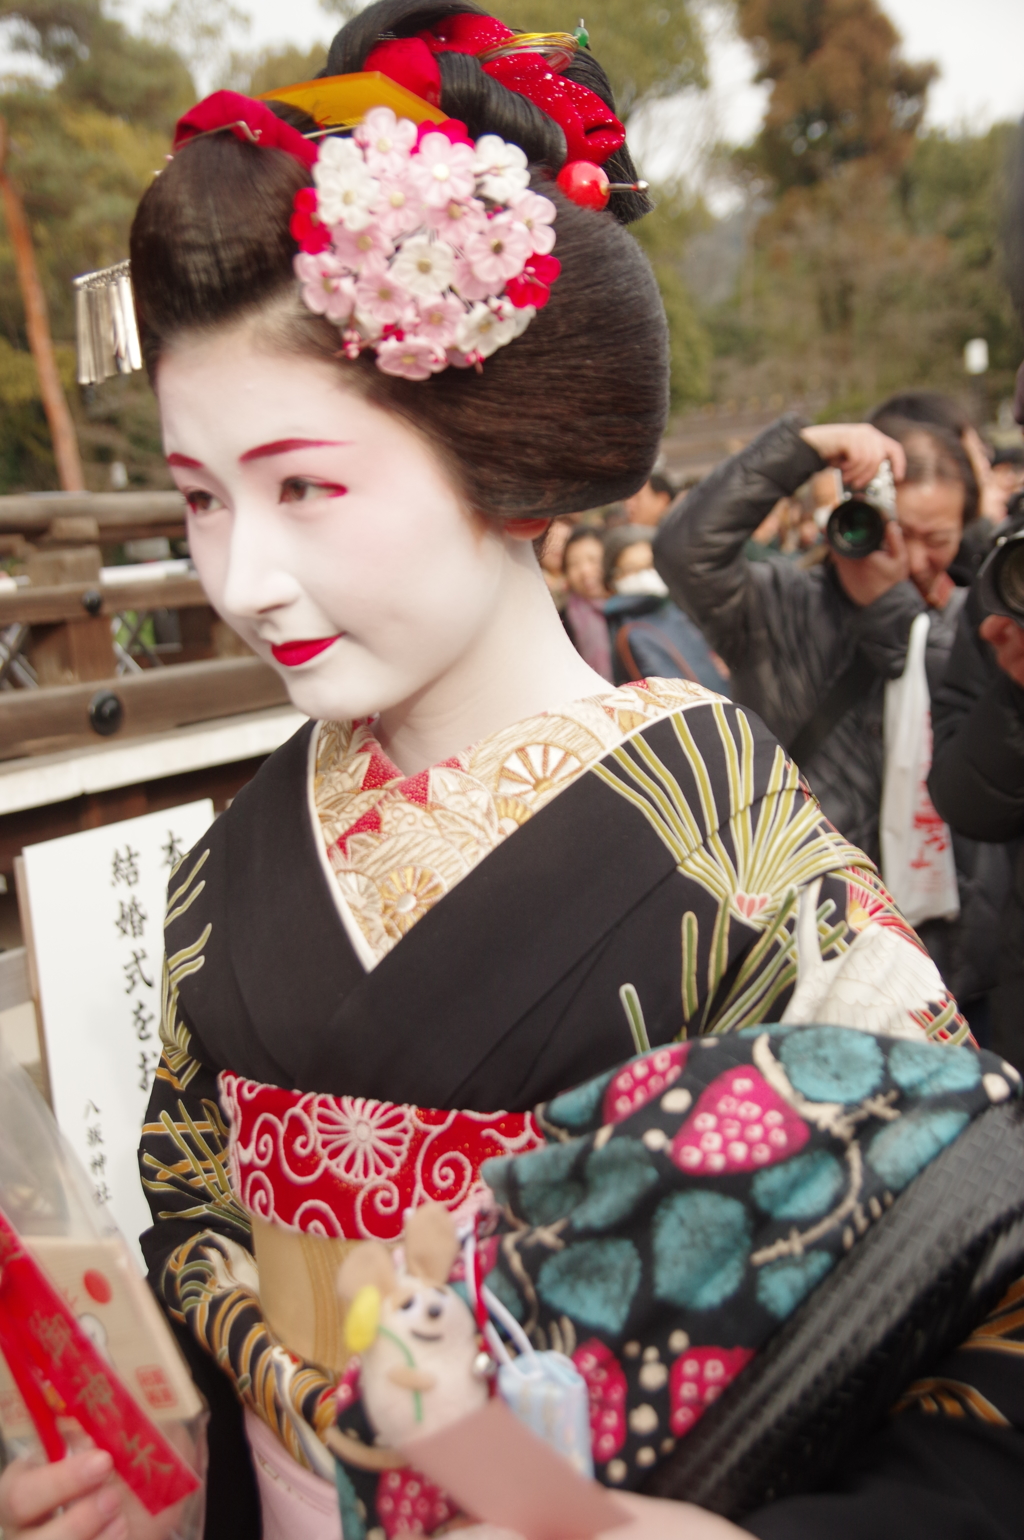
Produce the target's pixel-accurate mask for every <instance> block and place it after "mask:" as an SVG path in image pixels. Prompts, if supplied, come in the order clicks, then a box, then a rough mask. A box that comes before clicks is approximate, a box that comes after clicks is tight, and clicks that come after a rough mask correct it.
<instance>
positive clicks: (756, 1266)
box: [484, 1025, 1021, 1487]
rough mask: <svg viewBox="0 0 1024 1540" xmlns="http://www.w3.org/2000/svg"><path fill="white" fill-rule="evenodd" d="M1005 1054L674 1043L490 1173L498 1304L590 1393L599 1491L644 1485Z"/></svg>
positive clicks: (837, 1038) (571, 1100) (898, 1043)
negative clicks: (604, 1486)
mask: <svg viewBox="0 0 1024 1540" xmlns="http://www.w3.org/2000/svg"><path fill="white" fill-rule="evenodd" d="M1020 1091H1021V1082H1020V1077H1019V1076H1018V1075H1017V1073H1016V1071H1014V1070H1013V1069H1011V1068H1010V1066H1008V1065H1006V1064H1005V1063H1003V1062H1002V1061H1000V1060H999V1059H997V1058H996V1057H995V1056H994V1055H991V1054H987V1053H979V1052H977V1051H976V1050H974V1049H970V1048H964V1047H959V1048H954V1047H947V1046H940V1045H937V1044H932V1043H928V1042H922V1041H911V1040H907V1039H902V1038H886V1037H876V1036H873V1035H871V1034H868V1033H864V1032H859V1031H856V1030H854V1029H850V1028H841V1027H831V1026H803V1027H787V1026H779V1025H774V1026H768V1027H756V1028H750V1029H748V1030H746V1031H744V1032H741V1033H738V1034H735V1035H732V1036H728V1037H723V1038H715V1039H699V1040H697V1041H696V1042H694V1043H683V1044H676V1045H672V1046H669V1047H665V1048H658V1049H655V1050H654V1051H652V1052H649V1053H646V1054H643V1055H641V1056H640V1057H639V1058H636V1059H634V1060H632V1061H630V1062H629V1063H628V1064H626V1065H625V1066H624V1067H623V1068H621V1069H620V1070H618V1071H615V1072H612V1073H611V1074H608V1075H604V1076H601V1077H599V1078H598V1079H596V1080H593V1081H590V1082H589V1083H588V1084H586V1085H583V1086H581V1087H579V1088H577V1089H576V1090H574V1091H570V1092H568V1093H566V1094H564V1095H562V1096H559V1097H557V1098H556V1099H555V1100H554V1101H552V1102H550V1103H548V1104H547V1106H546V1107H542V1108H541V1109H539V1111H538V1117H539V1120H540V1122H541V1125H542V1127H543V1128H544V1130H545V1132H546V1134H547V1136H548V1138H549V1139H550V1141H551V1142H550V1143H549V1144H548V1145H547V1146H546V1147H545V1148H543V1149H540V1150H536V1151H533V1152H531V1153H529V1154H524V1155H519V1156H516V1157H513V1158H503V1159H497V1160H492V1161H489V1162H488V1163H487V1164H486V1166H485V1167H484V1175H485V1177H486V1180H487V1181H488V1182H489V1183H490V1185H491V1187H492V1188H493V1190H494V1191H495V1193H496V1195H497V1196H498V1198H499V1200H500V1202H501V1203H502V1205H503V1209H504V1218H503V1221H502V1225H501V1229H502V1231H503V1233H502V1234H501V1236H500V1239H499V1245H498V1248H497V1262H496V1266H495V1267H494V1269H493V1270H492V1271H491V1272H490V1274H489V1275H488V1278H487V1284H488V1287H489V1288H490V1289H491V1290H492V1291H493V1292H494V1293H495V1294H496V1295H497V1296H498V1298H499V1299H500V1300H501V1301H502V1303H503V1304H504V1305H505V1306H506V1307H507V1308H508V1309H509V1310H510V1311H511V1312H512V1313H513V1315H514V1316H515V1317H516V1319H517V1320H518V1321H519V1322H520V1323H521V1324H522V1325H523V1326H524V1328H525V1330H526V1331H527V1333H528V1335H529V1336H530V1337H531V1339H532V1340H533V1341H534V1342H535V1344H536V1345H537V1346H538V1347H550V1348H554V1349H556V1350H558V1351H561V1352H564V1353H566V1354H567V1355H568V1356H569V1357H571V1358H572V1360H573V1362H574V1363H575V1364H576V1367H577V1368H578V1369H579V1370H580V1372H581V1373H582V1375H583V1376H584V1378H585V1379H586V1381H587V1384H588V1387H589V1391H590V1410H591V1435H592V1443H593V1452H594V1463H595V1467H596V1470H597V1475H598V1478H599V1479H600V1480H602V1481H605V1482H607V1483H609V1484H612V1485H618V1486H630V1487H635V1486H639V1485H640V1484H641V1483H642V1482H643V1481H644V1480H645V1478H646V1477H647V1476H648V1474H649V1473H650V1471H651V1469H652V1467H654V1466H655V1465H656V1464H657V1463H658V1462H660V1461H661V1460H663V1459H665V1457H666V1456H668V1455H669V1454H670V1453H671V1452H672V1451H673V1450H674V1449H675V1447H676V1444H677V1441H678V1440H679V1439H681V1438H683V1437H684V1436H685V1435H686V1434H688V1433H689V1432H690V1431H691V1429H693V1428H694V1427H695V1426H696V1424H697V1423H698V1422H699V1420H700V1418H701V1417H702V1416H703V1415H704V1413H705V1412H706V1410H707V1408H708V1407H709V1406H710V1405H712V1404H713V1403H714V1402H715V1401H716V1400H717V1399H718V1397H719V1396H720V1395H721V1394H722V1392H723V1391H724V1390H725V1388H726V1387H727V1386H728V1385H729V1384H730V1382H731V1381H733V1380H735V1379H736V1378H737V1376H739V1375H741V1373H742V1371H743V1369H744V1368H745V1366H746V1365H747V1364H748V1363H750V1361H751V1360H752V1359H753V1358H754V1356H755V1355H756V1354H757V1353H758V1351H759V1350H760V1349H761V1348H762V1347H764V1345H765V1344H766V1343H767V1342H768V1341H769V1339H770V1338H771V1337H772V1336H773V1334H774V1333H776V1332H777V1331H778V1330H779V1329H780V1327H781V1326H782V1324H783V1323H784V1322H785V1321H786V1320H787V1319H788V1318H789V1317H790V1316H791V1315H792V1314H793V1313H794V1312H795V1311H796V1309H797V1307H798V1306H799V1305H800V1303H801V1302H802V1301H803V1300H804V1299H806V1298H807V1296H808V1295H810V1294H811V1292H812V1291H813V1290H814V1289H815V1287H816V1286H817V1285H818V1284H819V1283H820V1282H821V1281H822V1280H823V1279H824V1278H825V1277H826V1275H827V1274H829V1273H830V1272H831V1271H832V1269H834V1268H835V1267H836V1266H837V1264H838V1263H839V1262H841V1261H842V1259H843V1258H844V1257H845V1256H846V1255H847V1254H848V1253H850V1252H851V1251H852V1250H853V1248H854V1247H855V1246H856V1245H857V1243H858V1241H859V1240H860V1239H861V1237H862V1236H864V1235H865V1234H866V1233H867V1232H868V1231H869V1230H870V1229H871V1227H872V1225H873V1223H874V1222H875V1221H877V1220H879V1219H880V1218H881V1217H882V1215H883V1214H884V1213H885V1211H886V1210H887V1209H888V1208H889V1207H890V1206H891V1205H892V1204H893V1202H894V1199H895V1198H896V1196H897V1195H898V1194H899V1193H901V1192H902V1191H903V1190H904V1189H905V1188H906V1187H907V1186H908V1184H910V1183H911V1182H912V1180H913V1179H914V1177H916V1176H917V1175H918V1174H919V1173H920V1172H921V1171H923V1170H924V1168H925V1167H926V1166H928V1165H929V1163H930V1162H931V1161H932V1160H933V1159H935V1157H936V1156H938V1155H939V1154H940V1153H941V1152H942V1151H943V1150H944V1149H945V1148H946V1146H948V1145H949V1144H951V1143H952V1142H953V1141H954V1140H956V1139H957V1138H958V1137H959V1136H960V1135H961V1134H962V1133H963V1132H964V1131H965V1130H966V1129H967V1127H968V1126H969V1125H970V1123H971V1122H972V1120H973V1119H975V1118H976V1117H978V1116H979V1115H980V1114H981V1113H983V1112H984V1111H986V1110H987V1109H988V1108H989V1107H990V1106H992V1104H993V1103H998V1102H1003V1101H1007V1100H1008V1099H1009V1098H1010V1097H1011V1096H1013V1097H1017V1096H1019V1095H1020Z"/></svg>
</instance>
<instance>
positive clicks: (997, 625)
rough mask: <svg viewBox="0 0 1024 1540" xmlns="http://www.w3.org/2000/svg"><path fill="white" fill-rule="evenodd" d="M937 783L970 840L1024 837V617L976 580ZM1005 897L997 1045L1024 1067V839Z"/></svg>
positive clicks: (937, 719)
mask: <svg viewBox="0 0 1024 1540" xmlns="http://www.w3.org/2000/svg"><path fill="white" fill-rule="evenodd" d="M932 726H933V732H934V749H933V757H932V769H931V774H930V776H929V778H928V790H929V792H930V794H931V797H932V801H933V802H934V803H935V806H936V808H937V809H938V811H939V812H940V813H941V815H942V817H943V818H944V819H945V820H946V821H947V823H948V824H949V825H950V827H951V828H952V829H954V830H955V831H956V832H957V833H958V834H960V835H962V836H964V837H966V838H967V839H970V840H980V841H985V842H994V841H1020V840H1021V839H1022V837H1024V625H1022V624H1021V623H1019V622H1018V621H1015V620H1013V619H1011V618H1010V617H1009V616H1006V615H989V614H987V613H986V611H985V609H984V607H983V603H982V599H981V596H980V595H979V594H978V592H977V590H976V588H974V589H972V590H971V594H970V598H969V599H968V602H967V604H966V605H965V606H964V609H963V611H962V613H961V616H960V621H959V625H958V627H957V633H956V639H955V641H954V644H953V649H952V653H951V656H950V659H949V666H948V668H947V670H946V673H945V677H944V679H943V681H942V683H941V684H940V686H939V688H938V690H937V691H936V692H935V694H934V696H933V699H932ZM1015 857H1016V859H1015V861H1014V869H1013V876H1012V882H1011V883H1009V884H1008V885H1007V887H1008V892H1007V893H1006V894H1005V902H1003V903H1000V902H999V898H1000V896H1001V895H1000V893H999V892H995V893H992V894H991V895H990V897H991V899H992V901H993V906H994V911H995V912H994V917H993V918H994V929H993V932H992V934H993V935H995V936H997V937H998V941H999V956H998V960H997V983H996V985H995V987H994V988H993V990H992V992H991V997H990V1000H991V1007H990V1009H991V1019H990V1040H989V1046H991V1047H992V1048H993V1049H994V1050H995V1051H996V1052H997V1053H1001V1054H1002V1055H1003V1057H1004V1058H1006V1059H1008V1060H1009V1062H1010V1063H1011V1064H1014V1065H1016V1066H1017V1067H1018V1068H1020V1069H1024V845H1019V844H1018V846H1017V848H1016V851H1015Z"/></svg>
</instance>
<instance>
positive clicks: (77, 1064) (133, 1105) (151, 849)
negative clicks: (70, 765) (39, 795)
mask: <svg viewBox="0 0 1024 1540" xmlns="http://www.w3.org/2000/svg"><path fill="white" fill-rule="evenodd" d="M212 822H213V803H212V802H211V801H209V799H206V800H204V801H202V802H191V803H189V804H188V805H187V806H185V807H175V808H170V809H168V811H167V812H164V813H147V814H146V816H145V817H144V818H129V819H126V820H125V822H124V823H112V824H107V825H106V826H105V827H104V828H102V829H87V830H85V831H84V832H83V833H81V834H68V835H66V836H64V838H62V839H56V840H47V841H46V842H45V843H44V844H41V845H29V846H27V847H26V849H25V851H24V858H25V881H26V888H27V892H28V903H29V910H30V915H31V924H32V934H33V942H34V946H35V955H36V966H37V969H38V975H39V996H40V1005H41V1007H42V1016H43V1030H44V1032H45V1034H46V1052H47V1058H48V1061H49V1071H50V1088H51V1091H52V1094H53V1110H54V1113H55V1114H56V1117H57V1122H58V1123H59V1124H60V1127H61V1130H62V1132H63V1133H64V1135H65V1136H66V1138H67V1139H68V1141H69V1142H70V1144H71V1146H72V1148H73V1149H74V1151H75V1154H76V1155H77V1156H78V1158H79V1160H80V1161H81V1163H82V1165H83V1166H84V1167H85V1170H86V1171H87V1172H88V1174H89V1177H90V1179H91V1181H92V1184H93V1192H94V1194H95V1197H96V1201H97V1203H107V1204H109V1205H110V1209H111V1212H112V1213H113V1216H114V1219H115V1220H116V1222H117V1224H118V1226H119V1227H120V1229H121V1231H122V1233H123V1235H124V1237H125V1239H126V1240H127V1241H128V1243H129V1244H130V1245H131V1246H133V1247H134V1248H135V1251H136V1255H141V1254H140V1253H139V1251H138V1246H137V1239H138V1236H139V1235H140V1234H141V1232H142V1231H143V1230H145V1229H148V1227H149V1225H150V1222H151V1221H150V1214H149V1205H148V1204H147V1202H146V1197H145V1194H144V1192H143V1190H142V1186H141V1183H140V1180H139V1168H138V1161H137V1155H136V1151H137V1148H138V1143H139V1133H140V1130H141V1128H142V1123H143V1118H144V1116H145V1111H146V1104H147V1102H148V1101H149V1093H150V1088H151V1087H152V1084H153V1074H154V1071H155V1069H156V1066H157V1063H158V1061H159V1058H160V1038H159V1030H160V998H161V994H160V974H161V966H162V963H163V953H164V945H163V924H164V910H165V906H166V897H167V894H166V890H167V879H168V877H169V876H170V870H171V867H172V866H173V864H174V862H175V861H177V860H178V858H179V857H180V856H182V855H184V853H185V852H186V851H187V850H188V849H190V847H191V846H192V845H194V844H195V842H196V840H198V839H200V838H201V837H202V835H203V834H204V833H205V832H206V830H207V829H208V828H209V826H210V824H211V823H212Z"/></svg>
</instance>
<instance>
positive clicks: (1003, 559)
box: [993, 540, 1024, 621]
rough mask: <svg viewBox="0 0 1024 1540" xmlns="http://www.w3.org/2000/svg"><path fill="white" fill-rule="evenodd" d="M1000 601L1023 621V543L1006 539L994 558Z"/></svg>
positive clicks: (995, 579) (996, 586) (996, 584)
mask: <svg viewBox="0 0 1024 1540" xmlns="http://www.w3.org/2000/svg"><path fill="white" fill-rule="evenodd" d="M993 576H994V581H995V588H996V593H997V594H998V595H999V598H1000V601H1001V603H1002V604H1004V605H1005V607H1006V608H1007V609H1008V610H1009V611H1010V613H1011V615H1013V616H1014V617H1015V618H1016V619H1019V620H1022V621H1024V545H1022V544H1020V543H1019V542H1018V541H1016V540H1011V541H1007V543H1006V545H1005V546H1004V547H1003V549H1002V550H1001V551H1000V552H999V553H998V556H997V558H996V566H995V572H994V574H993Z"/></svg>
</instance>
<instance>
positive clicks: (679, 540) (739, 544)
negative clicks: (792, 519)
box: [654, 414, 824, 667]
mask: <svg viewBox="0 0 1024 1540" xmlns="http://www.w3.org/2000/svg"><path fill="white" fill-rule="evenodd" d="M801 427H802V422H801V419H800V418H799V417H796V416H795V415H793V414H787V416H785V417H781V418H780V419H779V421H778V422H776V423H773V424H772V426H771V427H770V428H766V429H765V431H764V432H763V433H761V434H759V436H758V437H757V438H756V439H754V441H753V443H751V444H748V445H747V447H746V448H745V449H743V450H741V451H740V453H739V454H736V455H733V456H732V457H731V458H730V459H728V460H725V461H724V462H723V463H722V464H721V465H720V466H718V468H717V469H716V470H714V471H712V473H711V475H710V476H708V477H707V478H706V479H705V480H704V481H702V482H701V483H700V485H699V486H697V487H694V489H693V491H692V492H691V493H690V494H689V495H688V496H687V497H686V498H685V499H684V500H683V501H682V502H681V503H680V504H679V505H678V506H677V507H675V508H674V509H673V510H672V511H671V512H670V513H669V515H668V516H667V518H666V519H665V520H664V522H663V523H662V525H661V527H660V528H659V530H658V534H657V538H656V540H655V544H654V550H655V565H656V566H657V568H658V571H659V572H660V573H661V575H662V577H663V578H664V579H665V582H666V583H667V584H668V586H669V589H670V591H671V593H672V597H673V599H675V601H676V603H677V604H679V605H681V607H682V608H683V609H685V610H686V611H687V612H688V613H689V614H690V615H692V616H693V618H694V620H696V621H697V623H698V625H699V626H700V627H701V629H702V630H703V631H704V633H705V635H707V636H708V637H709V638H710V639H711V641H712V644H713V646H714V647H715V648H716V649H717V650H718V651H719V652H720V653H721V654H722V656H723V657H724V658H725V660H726V662H727V663H729V665H730V667H737V666H741V665H742V663H743V662H744V661H745V659H746V656H747V654H748V650H749V647H750V645H751V643H752V642H753V641H754V640H755V639H756V636H757V633H758V631H759V630H760V628H761V593H760V581H759V578H758V575H757V573H756V570H755V564H754V563H751V562H749V561H748V560H747V559H746V557H745V555H744V554H743V547H744V545H745V544H746V542H747V540H749V538H750V536H751V535H752V534H753V532H754V530H755V529H756V528H757V526H758V525H759V524H760V523H761V522H762V521H763V520H764V519H765V518H766V517H767V515H768V514H769V513H770V512H771V510H772V508H773V507H774V506H775V504H776V503H777V502H778V500H779V498H780V497H785V496H787V495H788V494H789V493H791V492H795V491H796V489H797V487H799V486H802V485H803V483H804V482H805V481H806V480H807V479H808V478H809V477H810V476H813V475H814V474H815V473H816V472H817V471H820V470H821V469H822V467H823V465H824V461H823V460H822V458H821V456H820V455H819V454H818V453H817V451H816V450H814V449H812V448H811V446H810V445H809V444H807V443H805V442H804V440H803V439H802V438H801V437H800V428H801ZM756 565H760V564H756Z"/></svg>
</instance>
